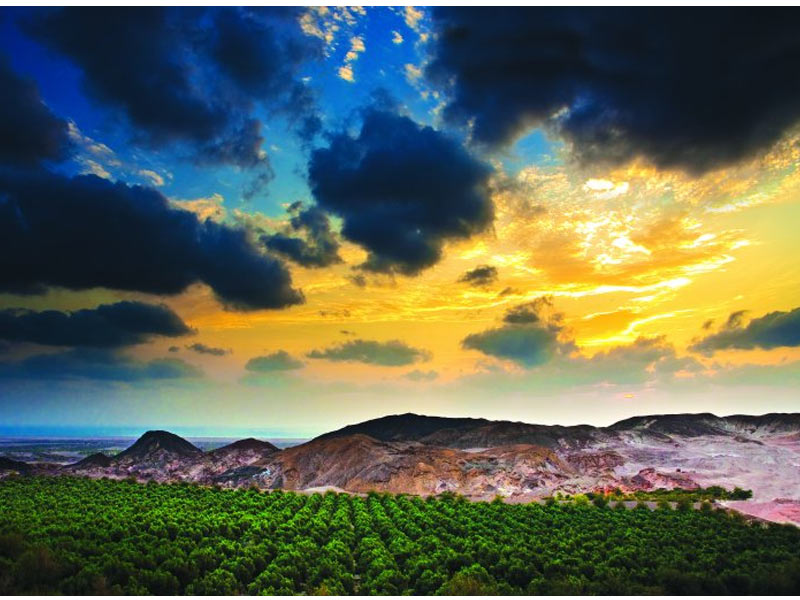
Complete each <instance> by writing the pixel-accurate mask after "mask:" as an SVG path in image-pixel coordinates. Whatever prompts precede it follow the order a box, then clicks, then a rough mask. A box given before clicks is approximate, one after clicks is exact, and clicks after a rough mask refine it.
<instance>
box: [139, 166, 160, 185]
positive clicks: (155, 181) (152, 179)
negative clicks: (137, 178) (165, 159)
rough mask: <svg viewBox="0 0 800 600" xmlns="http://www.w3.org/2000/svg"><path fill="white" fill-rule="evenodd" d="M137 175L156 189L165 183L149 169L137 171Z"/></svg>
mask: <svg viewBox="0 0 800 600" xmlns="http://www.w3.org/2000/svg"><path fill="white" fill-rule="evenodd" d="M139 175H141V176H142V177H144V178H145V179H146V180H147V181H148V182H149V183H150V184H152V185H155V186H157V187H161V186H162V185H164V183H165V181H164V178H163V177H162V176H161V175H159V174H158V173H156V172H155V171H153V170H151V169H139Z"/></svg>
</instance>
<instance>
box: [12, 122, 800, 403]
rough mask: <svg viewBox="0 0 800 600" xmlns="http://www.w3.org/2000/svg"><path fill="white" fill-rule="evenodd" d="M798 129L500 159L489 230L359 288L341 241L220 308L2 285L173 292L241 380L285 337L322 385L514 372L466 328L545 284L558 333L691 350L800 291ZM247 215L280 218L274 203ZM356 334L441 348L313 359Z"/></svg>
mask: <svg viewBox="0 0 800 600" xmlns="http://www.w3.org/2000/svg"><path fill="white" fill-rule="evenodd" d="M799 139H800V137H798V136H797V135H794V136H790V137H788V138H787V139H786V140H784V141H783V142H781V143H780V144H778V145H777V146H776V147H775V148H774V150H773V151H772V152H770V153H769V154H767V155H766V156H764V157H762V158H760V159H758V160H754V161H752V162H751V163H747V164H743V165H739V166H736V167H731V168H728V169H723V170H718V171H715V172H711V173H709V174H706V175H704V176H702V177H700V178H693V177H690V176H687V175H684V174H682V173H680V172H664V171H657V170H655V169H652V168H649V167H647V166H645V165H642V164H634V165H629V166H627V167H625V168H620V169H615V170H612V171H606V172H596V171H595V172H587V171H584V170H582V169H580V168H578V167H575V166H557V167H549V168H544V167H529V168H525V169H522V170H521V171H520V172H519V173H518V174H516V175H515V176H511V175H507V174H504V173H503V172H502V170H501V169H500V170H499V171H498V172H499V175H497V176H496V177H495V180H494V192H493V193H494V198H493V199H494V203H495V207H496V221H495V224H494V227H493V228H492V229H491V230H490V231H488V232H486V233H485V234H482V235H480V236H478V237H474V238H472V239H470V240H468V241H462V242H459V243H451V244H449V245H448V246H446V248H445V253H444V258H443V260H442V261H441V262H439V263H438V264H437V265H435V266H434V267H432V268H430V269H428V270H426V271H424V272H423V273H422V274H420V275H419V276H417V277H402V276H397V277H396V278H392V277H389V276H385V275H381V276H375V275H369V274H367V275H366V285H365V286H363V287H359V286H357V285H356V284H354V283H353V281H352V279H351V278H352V276H353V275H354V274H355V273H356V272H355V271H354V270H353V265H357V264H359V263H360V262H362V261H363V259H364V257H365V253H364V251H363V250H361V249H360V248H358V247H356V246H354V245H352V244H349V243H344V245H343V247H342V249H341V252H340V254H341V256H342V257H343V259H344V263H343V264H339V265H335V266H333V267H330V268H326V269H305V268H302V267H298V266H292V267H291V269H292V276H293V280H294V282H295V285H296V287H299V288H301V289H302V290H303V292H304V294H305V297H306V303H305V304H303V305H300V306H295V307H292V308H289V309H284V310H277V311H256V312H233V311H226V310H224V309H223V308H222V307H221V306H220V304H219V303H218V302H217V300H216V299H215V298H214V297H213V295H212V294H211V292H210V290H209V289H208V288H206V287H204V286H202V285H196V286H193V287H191V288H190V289H189V290H187V291H186V292H185V293H183V294H182V295H180V296H177V297H166V298H160V297H155V298H154V297H153V296H148V295H145V294H130V293H122V292H111V291H106V290H97V291H92V292H68V291H63V290H61V291H50V292H49V293H48V294H47V295H45V296H42V297H33V298H31V297H28V298H25V299H24V304H23V303H22V301H21V300H22V299H21V298H19V297H14V296H6V297H5V299H4V300H3V304H4V305H6V306H19V305H25V306H27V307H29V308H33V309H36V308H53V307H55V306H58V307H60V308H62V309H77V308H83V307H86V306H88V305H91V304H92V303H95V304H100V303H103V302H110V301H114V300H116V299H121V298H135V299H141V300H146V301H151V302H152V301H154V300H155V301H158V302H165V303H166V304H168V305H169V306H170V307H172V308H173V309H174V310H175V311H176V312H177V313H178V314H179V315H180V316H181V317H182V318H183V319H184V320H185V321H186V322H187V324H189V325H190V326H191V327H193V328H195V329H197V331H198V333H197V335H196V336H194V337H192V338H190V339H186V340H178V342H177V343H178V344H179V345H180V346H181V349H182V350H181V353H180V357H181V358H182V359H184V360H187V361H188V362H191V363H193V364H196V365H198V366H201V367H202V368H203V370H204V371H205V372H206V375H207V377H208V378H209V379H210V380H211V381H216V382H218V383H221V384H237V383H238V382H240V381H241V380H242V377H243V375H244V374H245V371H244V365H245V363H246V362H247V360H249V359H250V358H253V357H255V356H259V355H264V354H268V353H271V352H275V351H278V350H285V351H286V352H288V353H290V354H291V355H293V356H295V357H298V358H301V359H303V360H304V361H305V362H306V363H307V364H306V367H305V368H304V369H303V370H302V375H301V376H302V377H303V378H304V379H305V380H307V381H317V382H322V383H323V384H324V383H325V382H359V384H362V385H364V384H376V385H380V384H382V383H385V382H392V384H393V385H397V386H400V389H406V388H407V389H410V390H429V389H430V388H431V387H435V386H440V385H442V384H447V383H448V382H453V381H459V380H462V379H463V378H465V377H470V376H471V375H473V374H475V373H481V372H486V371H487V369H488V370H489V371H491V369H493V368H502V369H505V370H507V371H509V372H514V371H515V370H516V371H519V368H518V367H516V366H514V365H511V364H509V363H507V362H505V363H504V361H502V360H499V359H495V358H491V357H488V356H485V355H483V354H481V353H479V352H478V351H476V350H469V349H464V348H462V346H461V340H463V339H464V338H465V337H466V336H468V335H470V334H473V333H477V332H480V331H484V330H486V329H489V328H491V327H496V326H498V324H499V323H500V321H501V318H502V315H503V314H504V312H505V311H506V310H508V309H509V308H511V307H513V306H516V305H519V304H521V303H523V302H526V301H530V300H534V299H536V298H539V297H541V296H551V297H552V299H553V307H554V310H555V311H557V312H559V313H562V314H563V325H564V326H565V329H564V331H563V336H565V337H566V338H569V339H572V340H574V342H575V344H576V345H577V352H579V353H580V354H581V355H582V356H585V357H591V356H592V355H594V354H595V353H598V352H604V351H607V350H609V349H611V348H615V347H618V346H626V345H629V344H631V343H633V342H634V341H635V340H636V339H637V338H639V337H656V336H664V337H665V342H666V343H668V344H671V345H673V346H674V347H675V350H676V353H677V355H678V356H685V355H687V353H688V350H687V347H688V346H689V345H690V343H691V341H692V340H693V339H695V338H697V337H698V336H700V335H702V334H703V333H704V330H703V329H702V327H703V324H704V323H706V322H707V321H709V320H712V321H713V324H712V325H711V328H712V329H713V327H715V326H718V325H720V324H722V323H724V321H725V320H726V319H727V317H728V315H729V314H730V313H732V312H734V311H738V310H747V311H749V313H748V315H749V316H750V317H751V318H752V317H758V316H761V315H763V314H765V313H767V312H770V311H775V310H784V311H785V310H791V309H793V308H794V307H796V306H798V305H799V304H800V293H798V292H800V256H799V255H798V252H797V223H799V222H800V172H799V171H798V168H797V167H798V162H800V150H799V149H798V148H800V146H799V145H798V140H799ZM183 208H186V209H190V210H196V211H197V212H200V213H202V214H203V215H204V216H208V217H211V218H219V219H232V218H236V217H237V216H238V218H239V219H240V220H241V219H243V218H244V217H243V216H242V215H236V214H231V213H227V212H226V211H225V209H224V204H223V203H222V198H210V199H202V200H200V201H195V202H194V203H192V202H185V203H184V204H183ZM248 218H249V219H258V218H261V219H262V220H264V221H265V222H267V223H270V224H272V225H274V224H275V220H274V219H267V218H266V217H258V216H256V217H253V216H250V217H248ZM478 265H492V266H494V267H496V268H497V271H498V279H497V281H495V282H493V283H491V284H490V285H486V286H482V287H475V286H470V285H468V284H466V283H463V282H459V278H460V277H461V276H462V275H463V274H464V273H465V272H466V271H467V270H469V269H473V268H475V267H476V266H478ZM356 338H358V339H367V340H377V341H388V340H394V339H398V340H401V341H403V342H405V343H406V344H408V345H410V346H413V347H416V348H420V349H424V350H426V351H428V352H429V353H430V356H431V358H430V360H427V361H423V362H417V363H415V364H412V365H408V366H404V367H384V366H375V365H367V364H362V363H348V362H330V361H327V360H319V359H308V358H306V357H305V355H306V354H307V353H308V352H309V351H311V350H313V349H317V348H319V349H322V348H325V347H328V346H330V345H333V344H336V343H342V342H346V341H347V340H351V339H356ZM195 341H198V342H202V343H204V344H206V345H208V346H214V347H218V348H223V349H229V350H231V353H229V354H227V355H225V356H222V357H216V356H205V355H198V354H194V353H191V352H187V351H186V350H185V349H184V346H185V345H186V344H189V343H193V342H195ZM175 343H176V341H175V340H171V339H163V340H157V341H154V342H152V343H150V344H145V345H142V346H140V347H137V348H135V349H134V350H133V351H132V353H133V354H136V355H138V356H140V357H163V356H168V353H167V348H168V347H169V346H171V345H173V344H175ZM693 356H694V358H695V359H696V360H699V361H700V362H702V363H703V364H704V365H706V366H708V367H709V368H712V369H713V368H714V363H717V365H719V364H728V365H737V364H745V363H753V364H781V363H786V362H787V361H790V362H791V361H796V360H800V350H798V349H796V348H777V349H773V350H751V351H723V352H719V353H717V354H715V355H714V356H713V357H704V356H700V355H696V354H694V355H693ZM415 370H418V371H422V372H423V373H429V372H431V371H433V372H435V373H436V375H437V377H436V379H435V381H434V380H433V376H431V378H430V379H426V378H423V379H422V381H409V380H408V379H407V378H406V377H405V376H406V375H407V374H408V373H409V372H411V371H415ZM415 393H428V392H415ZM620 394H622V392H620ZM620 397H621V398H626V397H627V396H625V395H624V394H623V395H621V396H620ZM383 412H385V410H384V411H383Z"/></svg>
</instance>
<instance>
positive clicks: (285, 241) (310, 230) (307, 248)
mask: <svg viewBox="0 0 800 600" xmlns="http://www.w3.org/2000/svg"><path fill="white" fill-rule="evenodd" d="M289 214H290V215H291V218H290V219H289V227H288V228H287V230H286V231H285V232H280V233H272V234H264V235H262V236H261V238H260V239H261V241H262V242H263V244H264V246H266V247H267V249H269V250H272V251H273V252H277V253H278V254H281V255H283V256H285V257H286V258H288V259H290V260H292V261H294V262H296V263H297V264H299V265H302V266H304V267H312V268H313V267H328V266H330V265H334V264H336V263H340V262H342V259H341V257H340V256H339V240H338V239H337V238H336V234H334V233H333V231H331V222H330V219H329V218H328V215H327V214H325V212H324V211H322V210H320V209H319V207H317V206H310V207H309V208H303V205H302V203H300V202H295V203H293V204H292V205H291V206H290V207H289ZM300 234H302V235H304V236H305V237H298V235H300Z"/></svg>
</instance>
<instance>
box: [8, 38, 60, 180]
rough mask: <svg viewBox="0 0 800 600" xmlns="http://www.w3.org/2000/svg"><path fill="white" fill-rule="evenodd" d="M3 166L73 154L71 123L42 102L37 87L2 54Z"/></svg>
mask: <svg viewBox="0 0 800 600" xmlns="http://www.w3.org/2000/svg"><path fill="white" fill-rule="evenodd" d="M0 106H2V110H0V163H5V164H12V165H27V166H33V165H36V164H38V163H39V162H41V161H43V160H61V159H63V158H66V156H67V155H68V154H69V151H70V141H69V137H68V135H67V122H66V121H64V120H62V119H59V118H58V117H56V116H55V115H54V114H53V113H52V112H51V111H50V109H49V108H48V107H47V106H46V105H45V104H44V102H42V98H41V96H40V95H39V90H38V88H37V87H36V85H35V84H34V83H33V82H32V81H30V80H28V79H24V78H22V77H20V76H19V75H17V74H16V73H15V72H14V71H13V70H12V69H11V66H10V64H9V61H8V59H7V57H6V56H4V55H2V54H0Z"/></svg>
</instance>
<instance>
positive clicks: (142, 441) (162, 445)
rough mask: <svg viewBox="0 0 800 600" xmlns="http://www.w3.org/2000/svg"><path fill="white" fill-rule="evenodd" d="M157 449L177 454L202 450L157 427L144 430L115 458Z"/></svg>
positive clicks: (136, 456)
mask: <svg viewBox="0 0 800 600" xmlns="http://www.w3.org/2000/svg"><path fill="white" fill-rule="evenodd" d="M159 450H161V451H163V452H166V453H169V454H176V455H179V456H195V455H198V454H202V452H203V451H202V450H200V448H198V447H197V446H195V445H193V444H192V443H190V442H188V441H186V440H185V439H183V438H182V437H180V436H178V435H175V434H174V433H171V432H169V431H163V430H160V429H158V430H153V431H148V432H146V433H145V434H144V435H142V437H140V438H139V439H138V440H136V442H135V443H134V444H133V445H132V446H131V447H129V448H128V449H126V450H124V451H122V452H120V453H119V454H118V455H117V456H116V460H119V459H123V458H127V459H136V458H141V457H144V456H147V455H148V454H152V453H153V452H157V451H159Z"/></svg>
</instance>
